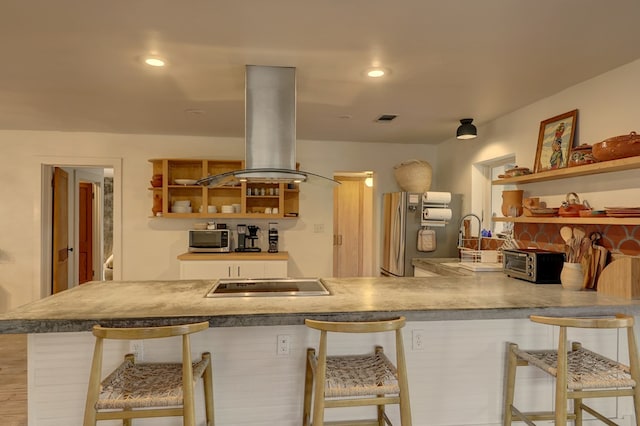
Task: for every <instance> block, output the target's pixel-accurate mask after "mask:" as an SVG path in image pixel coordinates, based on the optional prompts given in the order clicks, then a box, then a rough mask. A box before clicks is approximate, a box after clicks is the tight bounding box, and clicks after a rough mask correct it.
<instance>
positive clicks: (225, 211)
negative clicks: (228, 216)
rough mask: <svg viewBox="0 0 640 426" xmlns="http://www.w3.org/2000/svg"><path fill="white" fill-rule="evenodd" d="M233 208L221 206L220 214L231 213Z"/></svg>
mask: <svg viewBox="0 0 640 426" xmlns="http://www.w3.org/2000/svg"><path fill="white" fill-rule="evenodd" d="M233 212H234V211H233V206H232V205H223V206H222V213H233Z"/></svg>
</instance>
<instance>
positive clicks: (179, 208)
mask: <svg viewBox="0 0 640 426" xmlns="http://www.w3.org/2000/svg"><path fill="white" fill-rule="evenodd" d="M171 212H172V213H191V206H179V205H176V204H174V205H172V206H171Z"/></svg>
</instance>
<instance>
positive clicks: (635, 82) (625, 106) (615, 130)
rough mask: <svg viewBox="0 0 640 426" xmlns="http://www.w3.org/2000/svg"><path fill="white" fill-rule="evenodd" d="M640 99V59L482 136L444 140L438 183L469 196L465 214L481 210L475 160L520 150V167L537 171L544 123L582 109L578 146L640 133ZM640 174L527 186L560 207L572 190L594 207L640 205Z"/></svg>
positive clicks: (502, 121) (491, 126) (481, 130)
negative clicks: (474, 187) (475, 188)
mask: <svg viewBox="0 0 640 426" xmlns="http://www.w3.org/2000/svg"><path fill="white" fill-rule="evenodd" d="M523 83H524V82H523ZM639 97H640V60H637V61H635V62H632V63H630V64H627V65H625V66H622V67H620V68H617V69H615V70H612V71H609V72H607V73H605V74H602V75H600V76H598V77H596V78H593V79H591V80H588V81H585V82H583V83H580V84H578V85H576V86H573V87H570V88H568V89H566V90H564V91H562V92H560V93H557V94H556V95H554V96H551V97H548V98H545V99H543V100H541V101H539V102H536V103H533V104H531V105H528V106H526V107H524V108H522V109H519V110H517V111H514V112H512V113H510V114H507V115H505V116H503V117H501V118H499V119H497V120H495V121H493V122H490V123H488V124H486V125H483V126H480V127H478V138H476V139H471V140H467V141H459V140H457V139H450V140H447V141H445V142H443V143H441V144H440V145H438V162H439V166H440V167H439V172H438V174H437V178H438V181H439V182H440V184H441V185H443V186H445V187H447V188H450V190H451V191H453V192H461V193H463V194H466V197H464V199H463V212H469V211H472V210H474V213H478V211H477V210H476V207H475V206H476V204H477V201H475V199H477V196H476V194H474V193H471V191H469V189H468V188H470V187H471V182H472V179H471V175H472V170H473V164H475V163H478V162H482V161H487V160H489V159H492V158H496V157H501V156H505V155H508V154H515V158H516V163H517V164H518V166H520V167H529V168H531V169H533V163H534V159H535V155H536V147H537V143H538V130H539V127H540V122H541V121H543V120H546V119H548V118H551V117H554V116H556V115H558V114H562V113H565V112H568V111H571V110H573V109H576V108H577V109H578V128H577V129H578V132H577V134H576V139H577V141H576V142H577V143H578V144H582V143H587V144H594V143H596V142H599V141H602V140H604V139H606V138H609V137H612V136H618V135H623V134H628V133H629V132H631V131H636V132H639V133H640V103H638V98H639ZM639 178H640V170H632V171H627V172H616V173H608V174H602V175H595V176H587V177H578V178H571V179H563V180H558V181H553V182H552V183H549V182H544V183H538V184H531V185H526V187H523V189H525V196H540V197H542V199H543V200H545V201H547V202H548V204H549V205H550V206H559V204H560V202H561V201H562V200H564V198H565V195H566V193H568V192H577V193H578V195H579V196H580V197H581V199H587V200H588V201H589V202H590V203H591V205H592V207H594V208H603V207H605V206H611V205H624V206H632V205H633V206H635V205H638V204H639V203H640V188H639V186H640V185H638V182H639V181H640V180H639ZM472 199H473V200H474V201H473V202H472ZM472 206H473V209H472Z"/></svg>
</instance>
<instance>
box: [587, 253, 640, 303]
mask: <svg viewBox="0 0 640 426" xmlns="http://www.w3.org/2000/svg"><path fill="white" fill-rule="evenodd" d="M597 288H598V293H602V294H606V295H609V296H618V297H624V298H626V299H640V257H623V258H620V259H616V260H614V261H613V262H611V263H610V264H609V265H607V267H606V268H604V269H603V270H602V273H601V274H600V278H599V279H598V287H597Z"/></svg>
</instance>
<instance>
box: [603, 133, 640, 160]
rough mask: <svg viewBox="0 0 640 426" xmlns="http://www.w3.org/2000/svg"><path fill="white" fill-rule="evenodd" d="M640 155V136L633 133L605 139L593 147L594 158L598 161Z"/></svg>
mask: <svg viewBox="0 0 640 426" xmlns="http://www.w3.org/2000/svg"><path fill="white" fill-rule="evenodd" d="M636 155H640V135H637V134H636V132H631V133H629V134H628V135H622V136H616V137H613V138H609V139H605V140H603V141H602V142H598V143H596V144H594V145H593V156H594V158H595V159H596V160H598V161H607V160H615V159H618V158H626V157H635V156H636Z"/></svg>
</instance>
